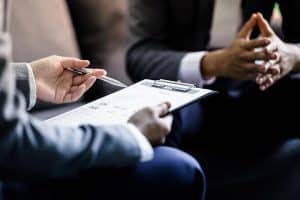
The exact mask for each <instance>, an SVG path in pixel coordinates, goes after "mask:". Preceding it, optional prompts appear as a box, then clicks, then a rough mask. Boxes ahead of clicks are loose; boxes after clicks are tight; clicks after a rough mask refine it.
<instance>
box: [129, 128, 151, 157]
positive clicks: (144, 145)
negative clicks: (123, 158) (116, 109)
mask: <svg viewBox="0 0 300 200" xmlns="http://www.w3.org/2000/svg"><path fill="white" fill-rule="evenodd" d="M126 127H127V128H128V129H129V132H130V133H131V134H132V136H133V137H134V138H135V139H136V141H137V143H138V145H139V147H140V151H141V159H140V161H141V162H146V161H149V160H152V158H153V148H152V146H151V144H150V143H149V142H148V140H147V139H146V138H145V136H144V135H143V134H142V133H141V132H140V131H139V130H138V129H137V128H136V127H135V126H134V125H132V124H129V123H128V124H126Z"/></svg>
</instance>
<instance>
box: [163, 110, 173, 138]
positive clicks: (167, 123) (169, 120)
mask: <svg viewBox="0 0 300 200" xmlns="http://www.w3.org/2000/svg"><path fill="white" fill-rule="evenodd" d="M160 123H161V125H162V127H165V130H164V132H166V134H168V133H169V132H170V131H171V127H172V123H173V116H172V115H168V116H166V117H164V118H160Z"/></svg>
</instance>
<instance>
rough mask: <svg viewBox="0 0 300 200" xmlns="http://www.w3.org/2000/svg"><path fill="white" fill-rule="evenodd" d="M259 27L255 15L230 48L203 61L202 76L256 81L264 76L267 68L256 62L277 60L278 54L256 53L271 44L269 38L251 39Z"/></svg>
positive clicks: (217, 52)
mask: <svg viewBox="0 0 300 200" xmlns="http://www.w3.org/2000/svg"><path fill="white" fill-rule="evenodd" d="M256 25H257V15H256V14H253V15H252V16H251V18H250V19H249V20H248V21H247V22H246V23H245V25H244V26H243V27H242V29H241V31H240V32H239V33H238V34H237V36H236V38H235V39H234V41H233V42H232V44H231V46H229V47H228V48H224V49H220V50H217V51H212V52H209V53H208V54H207V55H206V56H204V58H203V60H202V75H203V77H204V78H205V79H209V78H211V77H216V76H222V77H228V78H233V79H238V80H253V81H255V80H256V77H257V76H258V74H264V73H266V71H267V66H266V65H265V64H264V63H263V64H255V61H256V60H264V61H269V60H272V59H276V54H275V53H273V52H268V51H261V52H257V51H255V49H256V48H263V49H264V48H266V47H267V46H268V45H269V44H270V42H271V41H270V39H268V38H265V37H263V38H257V39H253V40H251V39H250V36H251V33H252V32H253V29H254V27H255V26H256Z"/></svg>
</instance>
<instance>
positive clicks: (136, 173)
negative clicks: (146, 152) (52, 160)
mask: <svg viewBox="0 0 300 200" xmlns="http://www.w3.org/2000/svg"><path fill="white" fill-rule="evenodd" d="M154 151H155V153H154V159H153V160H152V161H149V162H145V163H140V164H138V165H136V166H134V167H130V168H123V169H93V170H89V171H86V172H85V173H83V174H82V175H81V177H80V178H78V179H71V180H60V181H54V182H47V183H44V184H41V183H38V184H32V185H29V186H28V185H25V188H26V189H25V190H24V185H23V191H22V190H21V193H22V192H23V194H26V195H27V196H29V197H30V198H27V199H34V198H36V199H41V198H42V199H70V198H74V199H80V198H81V199H95V198H97V197H103V196H107V197H109V198H108V199H117V198H122V199H133V200H134V199H166V198H173V199H182V198H183V197H186V196H188V197H189V199H201V196H202V195H203V190H204V187H205V183H204V181H205V180H204V175H203V172H202V170H201V168H200V166H199V165H198V163H197V161H195V160H194V159H193V158H192V157H191V156H189V155H187V154H185V153H184V152H182V151H179V150H176V149H172V148H169V147H158V148H155V150H154ZM26 195H21V197H25V196H26ZM16 199H17V198H16ZM18 199H26V198H18Z"/></svg>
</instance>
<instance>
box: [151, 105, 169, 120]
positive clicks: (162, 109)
mask: <svg viewBox="0 0 300 200" xmlns="http://www.w3.org/2000/svg"><path fill="white" fill-rule="evenodd" d="M170 108H171V103H170V102H165V103H162V104H159V105H158V106H156V107H155V108H154V112H155V114H156V115H157V116H159V117H164V116H165V115H166V114H168V112H169V109H170Z"/></svg>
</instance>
